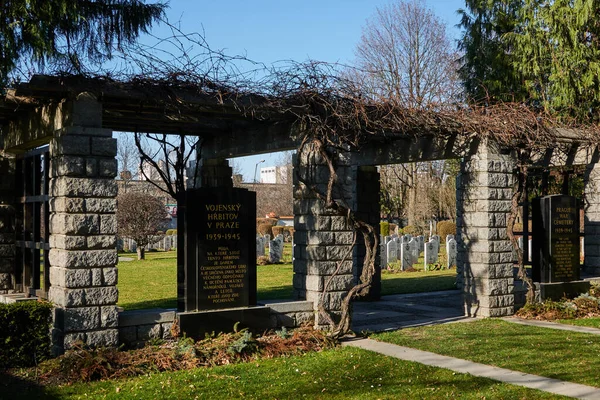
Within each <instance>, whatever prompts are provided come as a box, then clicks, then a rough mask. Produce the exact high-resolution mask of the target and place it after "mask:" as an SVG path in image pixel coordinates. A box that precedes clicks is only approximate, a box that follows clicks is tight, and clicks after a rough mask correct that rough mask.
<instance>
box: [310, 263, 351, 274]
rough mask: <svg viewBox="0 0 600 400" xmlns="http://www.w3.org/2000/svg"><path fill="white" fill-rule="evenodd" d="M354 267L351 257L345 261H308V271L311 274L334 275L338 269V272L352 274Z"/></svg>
mask: <svg viewBox="0 0 600 400" xmlns="http://www.w3.org/2000/svg"><path fill="white" fill-rule="evenodd" d="M338 266H339V269H338ZM352 267H353V265H352V260H351V259H350V260H347V261H344V262H341V261H338V262H335V261H311V260H309V261H308V262H307V273H308V274H309V275H332V274H334V273H335V271H336V270H337V273H338V274H351V273H352Z"/></svg>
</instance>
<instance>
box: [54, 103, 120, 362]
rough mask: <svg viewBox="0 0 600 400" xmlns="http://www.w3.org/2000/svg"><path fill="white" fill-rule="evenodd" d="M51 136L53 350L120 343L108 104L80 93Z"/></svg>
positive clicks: (114, 188)
mask: <svg viewBox="0 0 600 400" xmlns="http://www.w3.org/2000/svg"><path fill="white" fill-rule="evenodd" d="M64 112H65V115H66V118H65V121H66V126H65V127H63V128H62V129H59V130H58V131H56V132H55V134H54V138H53V139H52V141H51V143H50V255H49V257H50V291H49V300H50V301H52V302H53V303H54V304H55V306H56V309H55V321H54V328H55V329H54V331H53V340H54V345H55V351H56V352H61V351H62V350H64V349H67V348H69V347H70V346H71V345H72V344H73V342H74V341H82V342H83V343H85V344H86V345H89V346H116V345H117V344H118V330H117V325H118V312H117V307H116V303H117V299H118V292H117V268H116V264H117V250H116V233H117V220H116V216H115V211H116V196H117V182H116V181H115V180H114V178H115V176H116V174H117V162H116V159H115V156H116V154H117V142H116V139H113V138H112V131H111V130H110V129H102V106H101V104H100V103H99V102H97V101H96V99H95V98H94V97H93V96H92V95H90V94H88V93H82V94H80V95H79V96H78V97H77V99H76V100H74V101H73V102H72V103H71V104H68V105H66V107H65V111H64Z"/></svg>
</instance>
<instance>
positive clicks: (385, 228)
mask: <svg viewBox="0 0 600 400" xmlns="http://www.w3.org/2000/svg"><path fill="white" fill-rule="evenodd" d="M379 233H381V235H383V236H390V223H389V222H387V221H382V222H380V223H379Z"/></svg>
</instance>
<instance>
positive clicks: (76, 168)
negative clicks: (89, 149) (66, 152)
mask: <svg viewBox="0 0 600 400" xmlns="http://www.w3.org/2000/svg"><path fill="white" fill-rule="evenodd" d="M52 171H53V175H54V176H82V175H84V173H85V159H84V158H83V157H76V156H62V157H56V158H53V159H52Z"/></svg>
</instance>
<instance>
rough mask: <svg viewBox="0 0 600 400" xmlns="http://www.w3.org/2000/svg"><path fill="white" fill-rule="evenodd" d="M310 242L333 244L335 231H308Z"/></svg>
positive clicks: (325, 244)
mask: <svg viewBox="0 0 600 400" xmlns="http://www.w3.org/2000/svg"><path fill="white" fill-rule="evenodd" d="M308 244H309V245H310V244H314V245H324V246H327V245H332V244H334V235H333V232H318V231H317V232H308Z"/></svg>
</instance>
